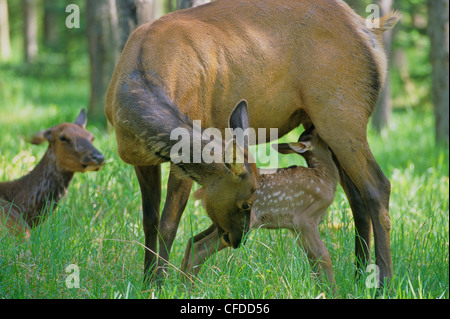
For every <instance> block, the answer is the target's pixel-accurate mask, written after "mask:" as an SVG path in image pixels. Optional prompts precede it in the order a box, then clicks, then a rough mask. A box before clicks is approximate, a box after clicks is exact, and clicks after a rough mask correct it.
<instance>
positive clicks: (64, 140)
mask: <svg viewBox="0 0 450 319" xmlns="http://www.w3.org/2000/svg"><path fill="white" fill-rule="evenodd" d="M59 140H60V141H61V142H65V143H69V142H70V140H69V139H68V138H67V137H66V136H65V135H61V136H60V137H59Z"/></svg>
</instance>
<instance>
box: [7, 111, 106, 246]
mask: <svg viewBox="0 0 450 319" xmlns="http://www.w3.org/2000/svg"><path fill="white" fill-rule="evenodd" d="M86 122H87V120H86V114H85V112H84V109H83V110H81V112H80V114H79V115H78V117H77V119H76V120H75V123H74V124H72V123H62V124H59V125H57V126H55V127H52V128H49V129H47V130H44V131H42V132H39V133H37V134H36V135H35V136H34V137H33V140H32V143H33V144H41V143H43V142H44V141H48V142H49V147H48V150H47V152H46V153H45V154H44V156H43V158H42V159H41V161H40V162H39V163H38V164H37V165H36V167H35V168H34V169H33V170H32V171H31V172H30V173H29V174H27V175H25V176H23V177H22V178H20V179H18V180H15V181H11V182H4V183H0V228H3V227H6V228H7V229H9V230H11V231H13V232H16V233H17V234H25V235H26V236H27V237H30V229H31V228H33V227H34V226H36V225H38V224H39V223H40V222H42V221H43V220H44V218H45V214H46V213H47V212H48V210H49V209H50V208H51V207H52V208H53V209H54V208H55V207H56V204H57V203H58V201H59V200H60V199H61V198H62V197H63V196H64V195H65V194H66V192H67V189H68V187H69V184H70V182H71V180H72V177H73V174H74V173H76V172H86V171H98V170H100V169H101V168H102V166H103V165H104V163H105V158H104V156H103V155H102V154H101V153H100V152H99V151H98V150H97V149H96V148H95V147H94V146H93V145H92V141H93V140H94V136H93V135H92V134H91V133H89V132H88V131H86V130H85V127H86ZM52 203H53V205H52Z"/></svg>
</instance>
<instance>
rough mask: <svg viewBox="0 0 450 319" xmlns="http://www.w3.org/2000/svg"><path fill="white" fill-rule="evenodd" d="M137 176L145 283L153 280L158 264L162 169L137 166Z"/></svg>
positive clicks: (156, 166)
mask: <svg viewBox="0 0 450 319" xmlns="http://www.w3.org/2000/svg"><path fill="white" fill-rule="evenodd" d="M134 169H135V172H136V176H137V178H138V181H139V186H140V188H141V194H142V224H143V228H144V235H145V247H147V248H148V249H145V257H144V282H145V283H148V282H149V281H150V280H152V279H153V278H152V277H153V272H154V269H155V264H156V249H157V246H156V244H157V242H156V240H157V234H158V224H159V205H160V202H161V168H160V165H155V166H135V167H134Z"/></svg>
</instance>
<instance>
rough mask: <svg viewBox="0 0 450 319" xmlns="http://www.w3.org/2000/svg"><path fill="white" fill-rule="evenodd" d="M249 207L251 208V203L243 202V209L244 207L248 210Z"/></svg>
mask: <svg viewBox="0 0 450 319" xmlns="http://www.w3.org/2000/svg"><path fill="white" fill-rule="evenodd" d="M249 208H250V205H249V204H247V203H244V204H242V209H243V210H247V209H249Z"/></svg>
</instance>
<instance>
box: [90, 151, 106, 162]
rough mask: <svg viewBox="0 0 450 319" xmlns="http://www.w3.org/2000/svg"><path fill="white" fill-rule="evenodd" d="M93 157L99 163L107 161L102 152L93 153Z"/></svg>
mask: <svg viewBox="0 0 450 319" xmlns="http://www.w3.org/2000/svg"><path fill="white" fill-rule="evenodd" d="M92 159H93V160H94V161H96V162H97V164H98V165H103V163H105V157H104V156H103V154H101V153H97V154H92Z"/></svg>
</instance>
